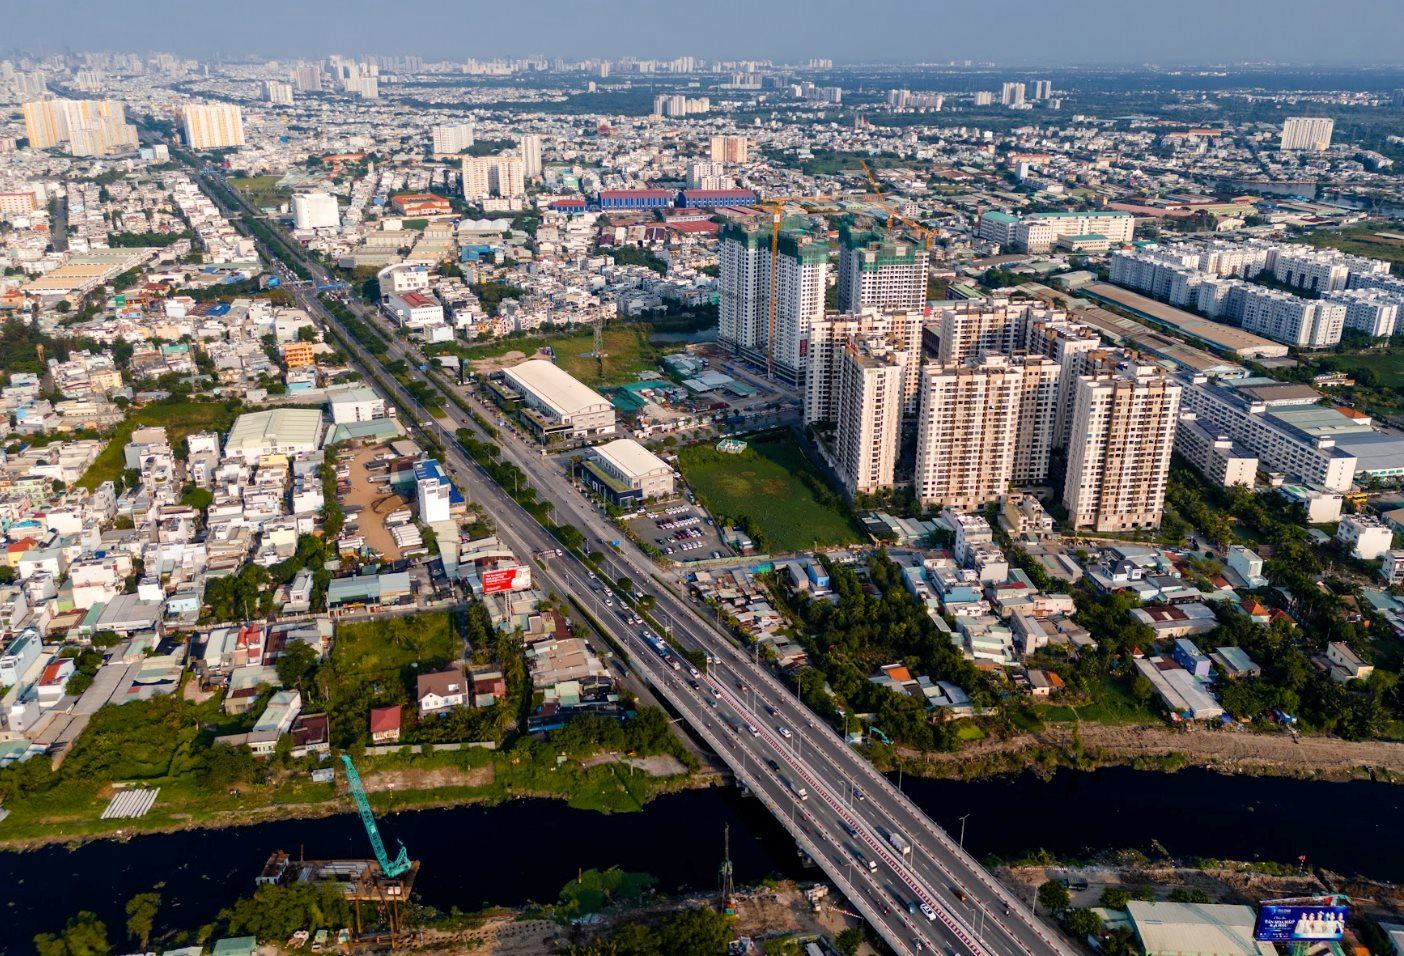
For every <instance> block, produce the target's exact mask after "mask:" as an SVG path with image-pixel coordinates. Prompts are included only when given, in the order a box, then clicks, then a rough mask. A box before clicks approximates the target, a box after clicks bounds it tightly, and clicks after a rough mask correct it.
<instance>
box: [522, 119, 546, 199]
mask: <svg viewBox="0 0 1404 956" xmlns="http://www.w3.org/2000/svg"><path fill="white" fill-rule="evenodd" d="M543 142H544V139H543V137H542V136H541V135H540V134H539V133H523V134H522V135H521V138H520V139H518V140H517V150H518V151H519V152H520V153H521V154H522V175H523V176H525V177H526V178H527V179H535V178H537V177H539V176H540V175H541V146H542V143H543ZM523 191H525V190H523Z"/></svg>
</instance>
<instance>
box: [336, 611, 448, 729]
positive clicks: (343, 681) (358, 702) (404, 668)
mask: <svg viewBox="0 0 1404 956" xmlns="http://www.w3.org/2000/svg"><path fill="white" fill-rule="evenodd" d="M461 651H462V648H461V645H460V643H459V640H458V635H457V634H456V633H454V628H453V622H452V620H451V619H450V617H449V613H448V612H442V613H437V614H413V615H403V616H400V615H396V616H394V617H379V618H373V619H372V620H369V621H357V622H355V623H352V624H339V625H337V628H336V641H335V643H334V644H333V645H332V652H331V658H330V659H329V661H328V662H327V664H326V665H324V666H323V671H324V672H325V677H324V688H325V692H326V694H325V698H326V705H327V707H326V709H327V712H328V713H329V714H330V715H331V731H332V742H333V743H334V744H335V745H337V746H341V747H345V746H349V745H350V744H351V743H352V742H354V741H357V740H365V739H366V735H367V733H368V727H369V721H370V711H371V708H372V707H389V706H393V705H395V704H399V705H401V706H402V707H404V708H405V709H406V712H407V714H408V713H412V712H413V711H414V710H415V707H416V703H415V701H416V692H415V685H416V682H417V680H418V677H419V675H420V674H429V673H433V672H434V671H437V670H442V669H443V668H444V667H446V666H448V665H449V664H451V663H453V662H454V661H456V660H458V658H459V656H460V654H461Z"/></svg>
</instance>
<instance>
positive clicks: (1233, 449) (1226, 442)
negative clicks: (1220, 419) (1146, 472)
mask: <svg viewBox="0 0 1404 956" xmlns="http://www.w3.org/2000/svg"><path fill="white" fill-rule="evenodd" d="M1175 451H1177V452H1179V453H1180V454H1181V455H1182V456H1184V458H1185V460H1186V461H1188V462H1189V463H1190V464H1191V465H1193V466H1194V467H1195V470H1196V471H1198V472H1199V473H1200V474H1201V475H1203V476H1204V478H1205V480H1206V481H1209V482H1211V483H1213V484H1215V485H1218V486H1219V487H1220V488H1228V487H1231V486H1233V485H1239V486H1241V487H1244V488H1252V487H1253V484H1254V482H1255V481H1256V480H1257V477H1258V456H1257V455H1255V454H1253V452H1251V451H1249V450H1248V449H1247V448H1244V447H1243V446H1242V445H1239V444H1238V443H1236V442H1235V441H1234V440H1233V439H1232V438H1229V437H1228V436H1227V435H1221V434H1217V433H1211V432H1210V431H1208V430H1207V429H1205V428H1204V426H1203V425H1201V424H1200V423H1199V416H1198V415H1196V414H1195V413H1194V412H1191V411H1181V412H1180V421H1179V422H1178V423H1177V424H1176V426H1175Z"/></svg>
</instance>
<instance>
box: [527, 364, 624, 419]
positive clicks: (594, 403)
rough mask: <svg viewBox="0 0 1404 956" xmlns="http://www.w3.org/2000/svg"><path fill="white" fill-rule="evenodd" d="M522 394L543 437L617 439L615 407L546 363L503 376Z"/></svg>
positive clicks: (557, 368)
mask: <svg viewBox="0 0 1404 956" xmlns="http://www.w3.org/2000/svg"><path fill="white" fill-rule="evenodd" d="M502 375H503V378H505V379H506V380H507V382H508V384H510V385H511V386H512V387H513V388H515V389H516V390H517V391H518V392H520V393H521V396H522V399H523V402H524V405H525V408H524V409H523V410H524V411H525V412H527V413H528V415H527V418H528V422H529V424H531V425H532V426H533V428H535V429H536V430H537V431H538V433H539V434H542V435H543V436H547V435H561V436H564V437H570V438H588V437H592V436H597V435H613V434H614V432H615V419H614V406H613V405H611V404H610V402H609V399H607V398H605V397H604V396H603V395H601V394H600V393H599V392H597V391H595V390H594V389H593V388H590V387H589V386H588V385H586V384H585V383H583V382H581V381H579V380H578V379H576V378H575V377H574V376H572V375H571V374H570V373H569V372H566V371H565V370H564V369H561V368H560V367H558V366H556V365H555V364H554V363H551V362H548V361H546V360H544V359H529V360H528V361H525V362H523V363H521V364H520V365H514V366H512V367H511V368H508V369H504V370H503V372H502Z"/></svg>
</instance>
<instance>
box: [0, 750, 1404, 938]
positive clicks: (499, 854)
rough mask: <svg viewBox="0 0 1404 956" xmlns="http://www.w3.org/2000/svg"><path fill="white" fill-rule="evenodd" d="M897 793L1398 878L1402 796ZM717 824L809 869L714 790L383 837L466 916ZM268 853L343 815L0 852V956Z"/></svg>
mask: <svg viewBox="0 0 1404 956" xmlns="http://www.w3.org/2000/svg"><path fill="white" fill-rule="evenodd" d="M902 785H903V787H904V789H905V790H906V792H907V793H908V794H910V795H911V796H912V798H913V799H914V800H916V801H917V803H918V804H919V805H921V806H922V807H923V808H924V809H926V810H927V812H929V813H930V814H931V815H932V817H933V818H934V819H935V820H936V821H937V822H938V823H940V824H942V825H943V826H945V827H946V828H947V830H948V831H949V832H950V833H952V834H958V833H959V832H960V825H961V823H960V817H961V816H962V815H965V814H969V817H968V819H967V821H966V833H965V842H966V846H967V848H968V849H969V850H970V851H971V852H972V853H974V854H975V855H976V856H977V857H983V856H985V855H987V854H991V853H993V854H996V855H999V856H1002V857H1005V858H1012V857H1017V856H1019V855H1022V854H1024V853H1028V852H1031V851H1033V850H1037V849H1039V848H1044V849H1047V850H1050V851H1052V852H1053V853H1055V854H1058V855H1068V856H1079V855H1090V854H1092V853H1095V852H1097V851H1101V850H1109V849H1121V848H1128V847H1134V848H1136V849H1140V850H1143V851H1149V850H1150V849H1151V847H1152V842H1153V841H1158V842H1159V843H1160V844H1161V845H1162V846H1164V847H1165V848H1166V849H1167V850H1168V851H1169V852H1170V853H1172V854H1174V855H1176V856H1178V857H1181V858H1186V859H1187V858H1191V857H1198V856H1204V857H1223V858H1230V859H1240V860H1257V859H1261V860H1271V861H1277V862H1282V863H1293V862H1295V861H1296V859H1297V857H1298V856H1300V855H1305V856H1306V857H1307V861H1308V863H1309V864H1310V865H1315V866H1321V867H1325V868H1327V869H1331V870H1336V871H1340V872H1344V873H1347V874H1353V873H1359V874H1360V875H1362V876H1366V877H1371V878H1374V879H1379V880H1388V881H1395V882H1398V881H1400V880H1404V858H1401V857H1400V855H1399V853H1398V846H1399V844H1398V836H1397V831H1396V829H1395V821H1397V820H1398V819H1399V816H1400V813H1401V811H1402V810H1404V787H1398V786H1391V785H1385V784H1372V783H1367V782H1360V781H1356V782H1349V783H1334V782H1331V783H1327V782H1317V781H1307V780H1290V779H1274V778H1265V777H1246V776H1237V777H1234V776H1224V775H1221V774H1216V773H1213V772H1211V771H1206V770H1184V771H1181V772H1179V773H1174V774H1159V773H1149V772H1142V771H1136V770H1132V769H1129V768H1110V769H1106V770H1101V771H1097V772H1093V773H1080V772H1074V771H1059V772H1058V773H1056V774H1055V775H1054V776H1053V778H1052V779H1051V780H1047V781H1044V780H1040V779H1038V778H1036V777H1033V776H1031V775H1024V776H1021V777H1016V778H1004V779H994V780H981V781H974V782H959V781H947V780H922V779H916V778H911V777H908V778H905V779H904V780H903V781H902ZM726 825H730V827H731V855H732V860H733V861H734V863H735V867H736V879H737V882H738V884H742V885H744V884H749V883H755V882H757V881H759V880H761V879H763V878H765V877H768V876H780V877H802V876H804V875H805V873H806V872H807V873H810V874H814V873H815V872H816V871H813V870H810V871H805V870H802V869H801V867H800V865H799V862H798V859H797V857H796V855H795V852H794V845H793V843H792V841H791V840H790V839H789V837H788V835H787V834H786V833H785V832H784V830H783V829H782V828H781V827H780V825H779V824H778V823H776V822H775V820H774V819H773V818H771V816H770V815H769V814H768V813H766V812H765V810H764V809H763V808H762V807H761V806H760V805H759V804H758V803H757V802H756V801H755V800H752V799H747V798H743V797H742V796H740V794H739V793H737V791H735V790H731V789H720V788H718V789H705V790H691V791H685V792H683V793H679V794H675V795H670V796H666V797H662V798H660V799H658V800H656V801H654V802H653V803H652V804H650V805H649V806H648V807H647V808H646V809H645V810H644V811H643V812H641V813H633V814H620V815H615V816H602V815H600V814H596V813H592V812H586V811H578V810H572V809H570V808H569V807H568V806H566V805H565V804H564V803H562V802H559V801H552V800H518V801H512V802H509V803H505V804H502V805H499V806H494V807H456V808H449V809H438V810H420V811H414V812H409V813H402V814H398V815H394V816H391V817H389V818H387V819H386V820H385V821H384V825H383V830H384V832H385V834H386V837H387V842H388V843H389V844H390V845H391V847H392V848H393V847H394V845H395V844H394V841H395V840H396V839H398V840H403V841H404V843H405V845H406V846H407V847H408V848H409V850H410V853H411V855H412V856H413V857H414V858H415V859H418V860H420V861H421V862H422V869H421V875H420V879H419V881H418V883H417V886H416V892H417V895H418V896H419V897H420V899H422V900H423V901H424V902H425V903H428V904H431V905H433V906H436V907H439V908H441V909H445V910H446V909H448V908H449V907H450V906H457V907H459V908H460V909H464V910H472V909H476V908H479V907H482V906H484V905H486V904H489V903H491V904H500V905H506V906H520V905H523V904H525V903H528V902H531V901H539V902H546V901H551V900H553V899H554V898H555V896H556V894H557V892H558V891H559V890H560V888H561V887H562V886H563V885H564V884H565V883H566V882H567V881H568V880H570V879H571V878H572V877H574V876H575V874H576V872H577V870H578V869H580V868H586V869H588V868H591V867H597V868H601V869H603V868H607V867H610V866H620V867H623V868H624V869H626V870H636V871H642V872H647V873H651V874H653V876H655V877H656V878H657V880H658V888H659V889H660V890H661V891H665V892H675V891H679V890H684V889H691V890H703V891H707V890H711V889H712V888H714V887H715V886H716V874H717V867H718V865H719V863H720V861H721V846H722V830H723V827H724V826H726ZM0 829H3V828H2V827H0ZM277 849H284V850H287V851H289V852H290V853H293V854H297V853H299V852H301V853H303V854H304V855H305V856H306V857H307V858H309V859H316V858H327V857H337V856H356V857H361V856H366V855H368V852H367V843H366V839H365V835H364V833H363V832H362V830H361V827H360V822H359V821H358V820H357V818H356V817H355V816H353V815H350V814H346V815H342V816H336V817H327V818H324V819H316V820H284V821H278V822H274V823H264V824H259V825H257V826H253V827H245V828H238V829H225V830H199V831H189V832H183V833H173V834H154V835H151V836H142V837H137V838H134V839H132V840H131V841H130V842H127V843H117V842H114V841H98V842H94V843H89V844H87V845H85V846H82V847H79V848H78V849H76V850H71V851H70V850H68V849H66V848H64V847H57V846H54V847H46V848H44V849H40V850H37V851H33V852H29V853H0V885H4V886H5V887H6V888H7V891H6V894H5V902H4V904H3V910H0V912H2V913H3V917H0V926H3V927H4V929H3V931H0V953H6V954H8V953H20V952H28V951H29V949H30V946H29V940H30V939H31V938H32V937H33V935H34V934H35V933H38V932H45V931H55V930H58V929H60V928H61V927H62V925H63V923H64V921H65V920H66V919H67V918H68V917H70V916H71V915H73V913H74V912H76V911H77V910H79V909H90V910H93V911H94V912H96V913H97V914H98V916H99V917H100V918H102V919H103V920H104V921H105V922H106V923H107V925H108V928H109V933H110V935H111V936H112V938H113V939H114V940H116V939H117V938H118V937H119V936H120V935H121V930H122V927H123V926H124V924H125V915H124V914H123V906H124V904H125V901H126V900H127V899H129V898H130V897H132V896H134V895H135V894H137V893H140V892H145V891H147V890H150V889H152V888H153V887H154V886H156V885H157V884H159V883H164V884H165V885H164V887H163V888H162V889H161V892H162V894H163V896H164V898H165V902H164V906H163V912H162V914H161V917H160V919H159V923H160V924H161V925H164V926H175V927H179V928H185V929H190V930H195V929H197V928H198V927H199V926H201V925H202V924H204V923H208V922H210V921H211V920H213V919H214V917H215V915H216V914H217V913H218V911H219V910H220V908H221V907H223V906H225V905H228V904H229V903H230V902H232V900H233V899H234V898H236V897H238V896H240V895H245V894H248V893H250V892H252V890H253V878H254V876H255V875H256V874H257V873H258V871H259V869H260V868H261V867H262V865H263V862H264V860H265V859H266V858H267V857H268V855H269V854H270V853H271V852H273V851H274V850H277Z"/></svg>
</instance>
